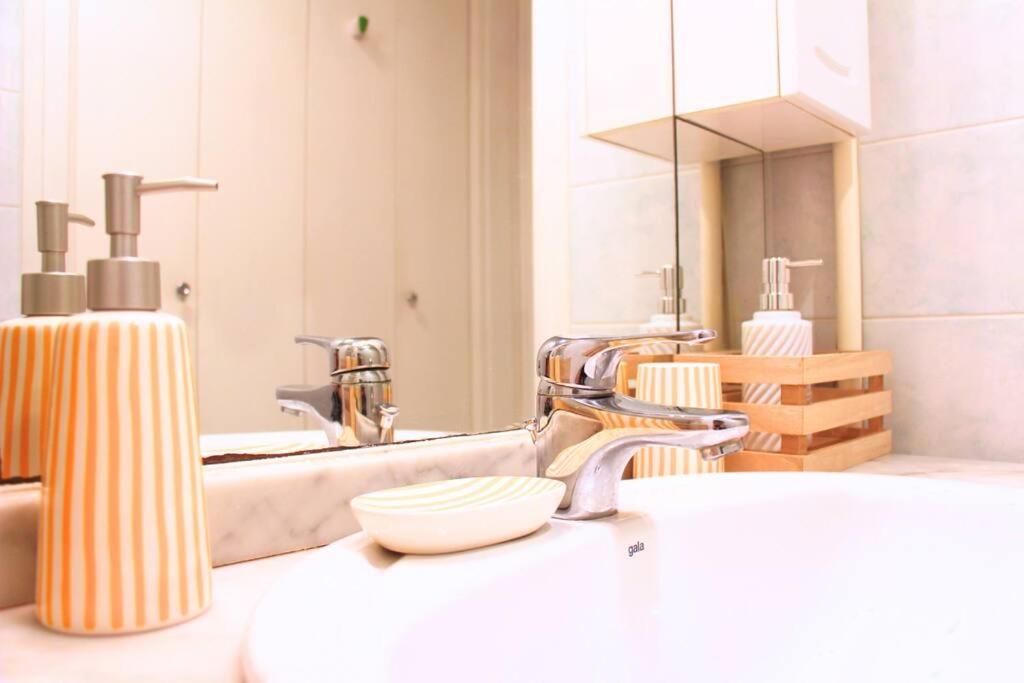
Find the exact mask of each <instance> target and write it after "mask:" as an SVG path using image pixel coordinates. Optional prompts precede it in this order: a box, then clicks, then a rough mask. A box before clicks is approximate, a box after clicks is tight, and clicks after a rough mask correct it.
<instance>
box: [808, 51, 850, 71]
mask: <svg viewBox="0 0 1024 683" xmlns="http://www.w3.org/2000/svg"><path fill="white" fill-rule="evenodd" d="M814 56H815V57H817V58H818V60H819V61H820V62H821V63H822V64H824V65H825V67H826V68H827V69H828V70H829V71H832V72H835V73H837V74H839V75H840V76H842V77H843V78H849V77H850V67H848V66H845V65H844V64H843V63H842V62H840V61H839V60H838V59H836V58H835V57H833V56H832V55H830V54H829V53H827V52H825V50H823V49H822V48H821V46H820V45H815V46H814Z"/></svg>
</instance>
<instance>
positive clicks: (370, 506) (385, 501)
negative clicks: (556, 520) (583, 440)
mask: <svg viewBox="0 0 1024 683" xmlns="http://www.w3.org/2000/svg"><path fill="white" fill-rule="evenodd" d="M561 486H563V484H562V483H561V482H557V481H553V480H551V479H541V478H538V477H471V478H468V479H451V480H448V481H433V482H429V483H426V484H413V485H411V486H401V487H398V488H393V489H386V490H384V491H375V492H374V493H366V494H363V495H361V496H358V497H356V498H354V499H353V500H352V506H353V507H356V508H362V509H365V510H372V511H374V512H401V513H409V512H447V511H450V510H462V511H464V510H466V509H468V508H477V507H482V506H485V505H497V504H501V503H508V502H510V501H513V500H518V499H520V498H526V497H529V496H535V495H538V494H541V493H546V492H548V491H553V490H555V489H556V488H559V487H561Z"/></svg>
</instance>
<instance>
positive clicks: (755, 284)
mask: <svg viewBox="0 0 1024 683" xmlns="http://www.w3.org/2000/svg"><path fill="white" fill-rule="evenodd" d="M764 215H765V212H764V165H763V164H762V162H761V161H756V162H753V163H726V164H722V241H723V242H724V247H723V248H724V251H725V256H724V258H725V317H726V321H727V323H728V329H727V333H728V338H727V339H726V346H727V347H729V348H739V346H740V325H741V324H742V323H743V321H744V320H749V319H750V317H751V316H752V315H753V314H754V311H756V310H757V308H758V306H757V297H758V294H759V293H760V291H761V259H763V258H764V256H765V221H764Z"/></svg>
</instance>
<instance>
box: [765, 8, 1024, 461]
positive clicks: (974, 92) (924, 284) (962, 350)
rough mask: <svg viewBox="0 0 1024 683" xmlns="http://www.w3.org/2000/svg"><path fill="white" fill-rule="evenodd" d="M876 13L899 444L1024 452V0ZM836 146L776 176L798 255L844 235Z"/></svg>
mask: <svg viewBox="0 0 1024 683" xmlns="http://www.w3.org/2000/svg"><path fill="white" fill-rule="evenodd" d="M868 15H869V36H870V56H871V96H872V97H871V99H872V121H873V127H872V130H871V132H870V133H869V134H867V135H866V136H864V138H863V139H862V140H861V144H860V188H861V220H862V247H863V283H864V284H863V286H864V343H865V347H866V348H881V349H889V350H890V351H892V353H893V364H894V372H893V374H892V376H891V378H890V379H891V381H890V384H891V386H892V388H893V390H894V399H895V406H894V413H893V415H892V418H891V419H890V422H891V426H892V428H893V437H894V450H895V451H896V452H900V453H914V454H923V455H938V456H950V457H966V458H978V459H999V460H1015V461H1024V451H1022V450H1021V448H1020V446H1019V444H1020V443H1021V440H1022V439H1024V421H1022V420H1020V419H1019V417H1018V414H1017V413H1018V412H1019V410H1018V406H1020V405H1021V404H1022V403H1024V364H1022V363H1021V362H1020V357H1021V349H1022V342H1021V339H1022V338H1024V274H1022V271H1021V264H1022V263H1024V230H1022V229H1021V225H1022V224H1024V193H1022V192H1021V190H1020V184H1021V181H1020V179H1021V177H1022V176H1024V156H1022V154H1021V150H1022V149H1024V50H1021V44H1020V38H1021V35H1024V3H1020V2H1018V1H1017V0H985V1H984V2H979V1H978V0H934V1H930V2H904V1H899V2H894V1H892V0H871V2H870V3H869V11H868ZM829 156H830V154H829V152H828V151H814V150H801V154H800V155H798V156H795V157H793V158H792V160H791V161H790V164H789V165H790V168H789V169H787V171H786V174H787V175H788V176H789V177H790V179H791V181H790V182H786V183H784V184H780V182H779V178H778V173H776V178H775V179H776V182H775V184H774V187H773V190H772V193H771V197H770V198H769V199H770V202H774V203H775V204H776V205H777V206H785V205H786V204H788V203H791V202H794V197H795V198H796V200H795V204H798V205H802V206H801V207H800V208H799V210H794V211H790V212H788V214H789V218H790V220H789V221H778V220H776V222H775V224H774V226H775V231H776V237H777V238H779V239H784V240H785V241H788V242H790V243H792V244H794V245H795V244H797V243H798V240H795V239H792V238H795V237H796V236H799V235H801V234H803V235H806V236H807V240H806V241H805V242H804V245H805V248H806V247H807V246H810V247H813V248H811V249H807V252H806V253H799V254H797V253H794V254H792V255H794V256H798V257H805V256H807V257H809V256H812V255H814V254H812V253H810V252H812V251H828V250H830V249H832V248H834V247H833V246H832V244H831V241H832V239H833V235H832V231H833V222H832V218H831V202H832V199H831V184H830V182H831V181H830V178H831V169H830V164H829V163H828V161H827V158H828V157H829ZM810 188H817V189H815V190H814V191H810ZM794 193H796V194H794ZM794 208H796V207H795V206H794ZM776 218H778V216H776ZM793 250H795V247H793V248H791V251H793ZM800 275H801V276H804V277H808V276H809V275H804V274H800ZM796 279H797V275H794V281H796ZM794 287H795V288H797V289H799V286H798V285H796V283H794ZM819 304H821V305H823V306H831V305H832V304H830V303H829V302H818V301H815V302H814V306H815V311H816V314H817V311H818V310H822V311H826V313H830V312H831V310H832V309H831V308H820V309H819V308H818V306H819ZM815 324H816V326H817V325H819V322H818V321H816V323H815Z"/></svg>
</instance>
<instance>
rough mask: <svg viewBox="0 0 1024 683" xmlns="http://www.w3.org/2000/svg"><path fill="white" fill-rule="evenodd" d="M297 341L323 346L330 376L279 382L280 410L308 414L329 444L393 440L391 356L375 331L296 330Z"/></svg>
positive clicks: (354, 444) (339, 444)
mask: <svg viewBox="0 0 1024 683" xmlns="http://www.w3.org/2000/svg"><path fill="white" fill-rule="evenodd" d="M295 343H296V344H313V345H315V346H319V347H321V348H323V349H324V350H326V351H327V353H328V356H329V358H328V361H329V365H330V382H329V383H328V384H325V385H324V386H320V387H312V386H308V385H290V386H283V387H278V388H277V392H276V398H277V403H278V405H279V406H280V407H281V410H282V411H284V412H286V413H289V414H291V415H301V414H303V413H306V414H309V415H310V416H311V417H313V418H314V419H315V420H316V421H317V423H318V424H319V425H320V427H321V428H323V430H324V432H325V433H326V434H327V441H328V443H329V444H330V445H332V446H367V445H373V444H382V443H393V442H394V440H395V428H394V427H395V417H397V415H398V407H397V406H395V405H394V404H392V403H391V377H390V375H389V374H388V369H389V368H390V367H391V359H390V355H389V354H388V349H387V346H385V345H384V342H383V341H381V340H380V339H377V338H375V337H353V338H350V339H333V338H331V337H315V336H298V337H295Z"/></svg>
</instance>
